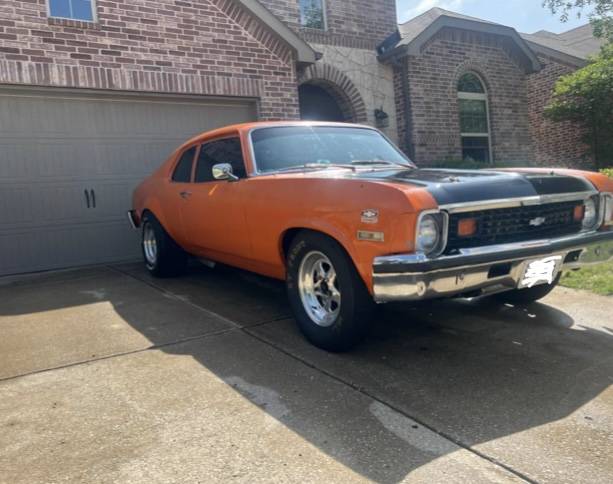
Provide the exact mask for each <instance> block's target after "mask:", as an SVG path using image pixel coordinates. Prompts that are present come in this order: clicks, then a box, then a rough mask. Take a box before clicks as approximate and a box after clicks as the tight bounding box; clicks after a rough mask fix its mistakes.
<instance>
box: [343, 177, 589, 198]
mask: <svg viewBox="0 0 613 484" xmlns="http://www.w3.org/2000/svg"><path fill="white" fill-rule="evenodd" d="M347 176H349V177H351V178H359V179H365V180H372V181H380V182H385V181H388V182H392V183H407V184H410V185H413V186H418V187H424V188H425V189H426V190H428V191H429V192H430V193H431V194H432V196H433V197H434V199H435V200H436V201H437V203H438V204H439V205H447V204H451V203H465V202H480V201H487V200H500V199H505V198H519V197H531V196H538V195H551V194H557V193H575V192H577V193H578V192H586V191H593V190H594V186H593V185H592V184H591V183H590V182H589V181H588V180H586V179H584V178H579V177H573V176H567V175H557V174H555V173H549V174H535V173H528V172H525V173H522V172H521V170H518V171H516V172H502V171H489V170H487V171H485V170H444V169H399V170H398V169H393V170H378V171H368V172H366V171H356V172H355V173H353V174H350V175H347Z"/></svg>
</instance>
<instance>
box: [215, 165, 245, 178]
mask: <svg viewBox="0 0 613 484" xmlns="http://www.w3.org/2000/svg"><path fill="white" fill-rule="evenodd" d="M213 178H215V180H229V181H238V180H239V178H238V177H237V176H236V175H235V174H234V173H233V172H232V165H231V164H230V163H219V164H217V165H213Z"/></svg>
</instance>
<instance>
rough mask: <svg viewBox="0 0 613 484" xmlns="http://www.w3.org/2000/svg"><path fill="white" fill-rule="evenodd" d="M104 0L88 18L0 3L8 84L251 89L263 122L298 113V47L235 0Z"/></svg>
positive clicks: (3, 72)
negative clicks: (273, 32)
mask: <svg viewBox="0 0 613 484" xmlns="http://www.w3.org/2000/svg"><path fill="white" fill-rule="evenodd" d="M96 3H97V14H98V23H96V24H88V23H82V22H74V21H62V20H57V19H49V18H48V17H47V7H46V1H45V0H12V1H6V0H5V1H2V2H0V83H5V84H35V85H48V86H64V87H87V88H95V89H118V90H130V91H151V92H171V93H186V94H206V95H224V96H248V97H257V98H259V99H260V105H259V108H260V117H261V118H262V119H276V118H295V117H297V116H298V100H297V88H296V72H295V63H294V61H293V59H292V54H291V51H290V50H289V49H288V47H287V46H286V45H285V44H284V43H282V42H281V41H280V40H279V39H277V38H276V37H274V36H273V35H271V34H270V33H269V32H268V31H267V30H265V29H264V28H263V27H262V26H261V25H260V23H259V22H257V21H256V20H255V19H253V18H252V17H251V16H250V15H249V14H247V13H246V12H244V11H243V10H241V9H240V8H239V7H238V6H237V5H236V4H235V3H234V2H233V1H232V0H197V1H196V0H195V1H182V0H112V1H109V0H98V1H97V2H96Z"/></svg>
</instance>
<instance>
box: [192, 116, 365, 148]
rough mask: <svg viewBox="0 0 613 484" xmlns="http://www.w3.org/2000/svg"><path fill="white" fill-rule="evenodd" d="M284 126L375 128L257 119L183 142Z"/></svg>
mask: <svg viewBox="0 0 613 484" xmlns="http://www.w3.org/2000/svg"><path fill="white" fill-rule="evenodd" d="M283 126H288V127H289V126H336V127H343V128H366V129H375V128H373V127H372V126H366V125H363V124H352V123H335V122H330V121H256V122H250V123H240V124H232V125H229V126H224V127H223V128H217V129H214V130H211V131H205V132H203V133H200V134H198V135H196V136H194V137H193V138H191V139H190V140H188V141H187V142H186V143H184V144H183V146H186V145H190V144H193V143H198V142H201V141H203V140H206V139H211V138H219V137H223V136H227V135H232V134H236V133H237V132H245V131H250V130H252V129H254V128H273V127H283Z"/></svg>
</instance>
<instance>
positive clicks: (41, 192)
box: [0, 88, 256, 275]
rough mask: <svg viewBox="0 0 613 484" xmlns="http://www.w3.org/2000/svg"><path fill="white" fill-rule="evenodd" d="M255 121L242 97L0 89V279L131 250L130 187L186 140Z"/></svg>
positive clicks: (134, 249)
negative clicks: (231, 98) (238, 99)
mask: <svg viewBox="0 0 613 484" xmlns="http://www.w3.org/2000/svg"><path fill="white" fill-rule="evenodd" d="M255 117H256V111H255V104H254V103H253V102H252V101H245V100H243V101H241V102H237V101H229V100H219V99H215V100H211V99H207V98H196V97H190V98H175V97H160V96H146V97H144V96H137V95H134V96H128V95H119V94H116V93H113V94H112V96H111V95H109V94H104V93H89V92H88V93H83V92H72V91H70V92H69V91H65V90H58V89H51V90H45V91H41V90H36V89H20V90H15V89H12V88H0V254H2V257H1V258H0V275H4V274H12V273H19V272H28V271H35V270H45V269H54V268H60V267H69V266H76V265H82V264H91V263H98V262H109V261H113V260H126V259H129V258H131V257H135V256H137V255H138V254H139V253H140V249H139V248H138V236H137V234H135V233H134V232H133V231H131V230H130V229H129V226H128V224H127V221H126V218H125V212H126V210H128V209H129V208H130V205H131V196H132V191H133V189H134V187H135V186H136V185H137V184H138V183H139V182H140V180H142V179H143V178H144V177H145V176H147V175H149V174H150V173H152V172H153V171H154V170H155V169H157V168H158V167H159V166H160V165H161V163H162V162H163V161H164V160H165V159H167V157H168V156H169V154H170V153H171V152H172V151H173V150H174V149H176V148H177V147H178V146H179V145H180V144H182V143H183V142H184V141H186V140H187V139H188V138H190V137H191V136H193V135H195V134H197V133H200V132H202V131H206V130H209V129H214V128H216V127H220V126H224V125H227V124H232V123H238V122H244V121H252V120H254V119H255ZM85 191H87V193H88V195H89V196H90V208H88V207H87V203H86V202H87V200H86V197H85ZM92 191H93V193H92ZM92 195H94V196H95V198H96V206H95V208H94V207H93V199H92V198H91V197H92Z"/></svg>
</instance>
